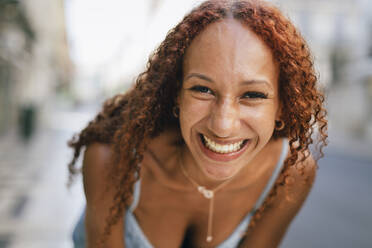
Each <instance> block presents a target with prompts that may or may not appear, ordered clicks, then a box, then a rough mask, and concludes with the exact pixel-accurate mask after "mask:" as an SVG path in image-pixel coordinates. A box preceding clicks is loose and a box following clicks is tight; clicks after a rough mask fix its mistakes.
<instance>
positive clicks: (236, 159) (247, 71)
mask: <svg viewBox="0 0 372 248" xmlns="http://www.w3.org/2000/svg"><path fill="white" fill-rule="evenodd" d="M177 101H178V104H179V109H180V115H179V118H180V126H181V132H182V136H183V138H184V140H185V143H186V145H187V147H186V156H187V155H189V156H190V157H191V158H192V163H193V164H195V165H197V167H199V168H200V169H201V171H202V172H203V174H204V176H206V178H207V179H212V180H224V179H228V178H230V177H232V176H234V175H235V174H236V173H238V172H239V171H240V170H241V169H242V168H243V167H244V166H246V165H247V164H249V162H250V161H251V160H252V159H253V158H254V157H255V155H256V154H257V153H258V152H259V151H260V150H261V149H263V147H264V146H265V145H266V144H267V143H268V142H269V140H270V138H271V137H272V134H273V131H274V125H275V119H277V118H278V117H279V99H278V67H277V65H276V63H275V61H274V58H273V55H272V53H271V50H270V49H269V47H267V46H266V45H265V44H264V42H263V41H262V40H261V39H260V38H259V37H258V36H257V35H256V34H254V33H253V32H252V31H251V30H250V29H249V28H248V27H245V26H243V25H242V24H241V23H239V22H237V21H235V20H224V21H222V22H218V23H214V24H211V25H210V26H208V27H207V28H206V29H205V30H204V31H203V32H202V33H201V34H200V35H198V36H197V37H196V38H195V40H193V42H192V43H191V46H190V47H189V48H188V49H187V51H186V54H185V58H184V62H183V83H182V88H181V91H180V94H179V97H178V99H177Z"/></svg>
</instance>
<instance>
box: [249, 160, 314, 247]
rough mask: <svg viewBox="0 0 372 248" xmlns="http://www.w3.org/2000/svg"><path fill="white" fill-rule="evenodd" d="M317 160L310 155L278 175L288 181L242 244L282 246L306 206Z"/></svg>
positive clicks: (279, 188)
mask: <svg viewBox="0 0 372 248" xmlns="http://www.w3.org/2000/svg"><path fill="white" fill-rule="evenodd" d="M316 170H317V164H316V161H315V160H314V159H313V158H312V157H311V156H309V157H307V158H306V159H304V160H303V161H301V158H300V159H299V160H298V162H297V163H296V164H295V165H293V166H291V167H289V168H288V169H287V170H286V171H285V172H284V173H282V175H281V176H280V177H279V178H278V180H279V181H283V182H284V183H282V184H281V186H278V187H276V193H275V196H274V199H273V201H272V202H271V205H270V207H269V208H268V209H266V210H265V211H264V212H263V213H262V216H261V218H260V219H259V220H258V221H257V223H256V226H255V227H254V228H253V230H251V232H249V235H248V236H247V237H246V239H245V240H244V242H243V244H242V247H258V248H259V247H278V246H279V244H280V241H281V240H282V238H283V237H284V235H285V233H286V231H287V229H288V227H289V225H290V223H291V221H292V220H293V218H294V217H295V216H296V215H297V213H298V212H299V210H300V209H301V207H302V206H303V204H304V202H305V200H306V198H307V196H308V194H309V192H310V190H311V188H312V185H313V182H314V179H315V176H316Z"/></svg>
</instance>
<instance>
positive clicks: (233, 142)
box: [201, 133, 246, 145]
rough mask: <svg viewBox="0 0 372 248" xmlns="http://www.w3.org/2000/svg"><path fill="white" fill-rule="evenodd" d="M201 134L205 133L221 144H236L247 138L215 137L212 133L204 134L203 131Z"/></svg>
mask: <svg viewBox="0 0 372 248" xmlns="http://www.w3.org/2000/svg"><path fill="white" fill-rule="evenodd" d="M201 135H204V136H206V137H207V138H208V139H210V140H213V141H214V142H215V143H217V144H221V145H229V144H235V143H238V142H240V141H244V140H246V139H242V138H237V139H226V138H215V137H213V138H212V137H211V136H210V135H206V134H202V133H201Z"/></svg>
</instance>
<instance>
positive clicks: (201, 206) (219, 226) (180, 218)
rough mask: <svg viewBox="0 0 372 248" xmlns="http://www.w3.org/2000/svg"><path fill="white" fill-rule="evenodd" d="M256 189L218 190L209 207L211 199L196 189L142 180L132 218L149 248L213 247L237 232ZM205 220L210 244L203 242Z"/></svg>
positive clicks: (255, 195) (251, 204) (205, 231)
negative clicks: (210, 234)
mask: <svg viewBox="0 0 372 248" xmlns="http://www.w3.org/2000/svg"><path fill="white" fill-rule="evenodd" d="M258 186H259V185H258ZM259 188H260V187H256V188H255V189H253V188H252V189H245V190H235V191H229V192H224V191H223V190H221V192H217V193H216V194H215V196H214V199H213V206H212V207H211V199H207V198H205V197H204V196H203V195H202V194H200V193H199V192H198V191H197V189H195V190H190V191H185V192H180V191H176V190H172V189H168V188H164V187H162V186H161V185H157V184H156V183H151V182H146V180H145V181H143V182H142V186H141V190H140V197H139V202H138V205H137V208H136V209H135V211H134V215H135V217H136V219H137V222H138V224H139V226H140V228H141V229H142V231H143V233H144V234H145V236H146V237H147V239H148V240H149V241H150V243H151V244H152V245H153V247H165V248H166V247H216V246H218V245H219V244H221V243H222V242H224V241H225V240H226V239H228V238H229V237H230V235H231V234H232V233H234V232H236V231H237V230H236V228H237V227H238V226H239V224H240V223H241V222H242V220H244V219H245V218H246V217H247V215H248V213H249V212H250V211H251V209H252V208H253V206H254V204H255V203H256V201H257V198H258V197H259V195H260V193H259V190H257V189H259ZM210 215H211V217H210ZM208 221H210V223H209V226H210V228H211V230H212V235H213V240H212V241H211V242H206V237H207V232H208ZM239 235H240V233H239Z"/></svg>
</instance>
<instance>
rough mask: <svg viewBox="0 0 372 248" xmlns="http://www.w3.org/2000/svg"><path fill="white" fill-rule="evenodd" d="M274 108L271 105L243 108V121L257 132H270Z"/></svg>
mask: <svg viewBox="0 0 372 248" xmlns="http://www.w3.org/2000/svg"><path fill="white" fill-rule="evenodd" d="M275 115H276V109H275V108H274V106H272V105H267V106H257V107H251V108H245V109H244V110H243V119H244V121H245V122H246V123H247V124H248V125H249V126H250V127H251V128H252V129H254V130H255V131H256V132H257V133H272V131H273V129H274V124H275Z"/></svg>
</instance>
